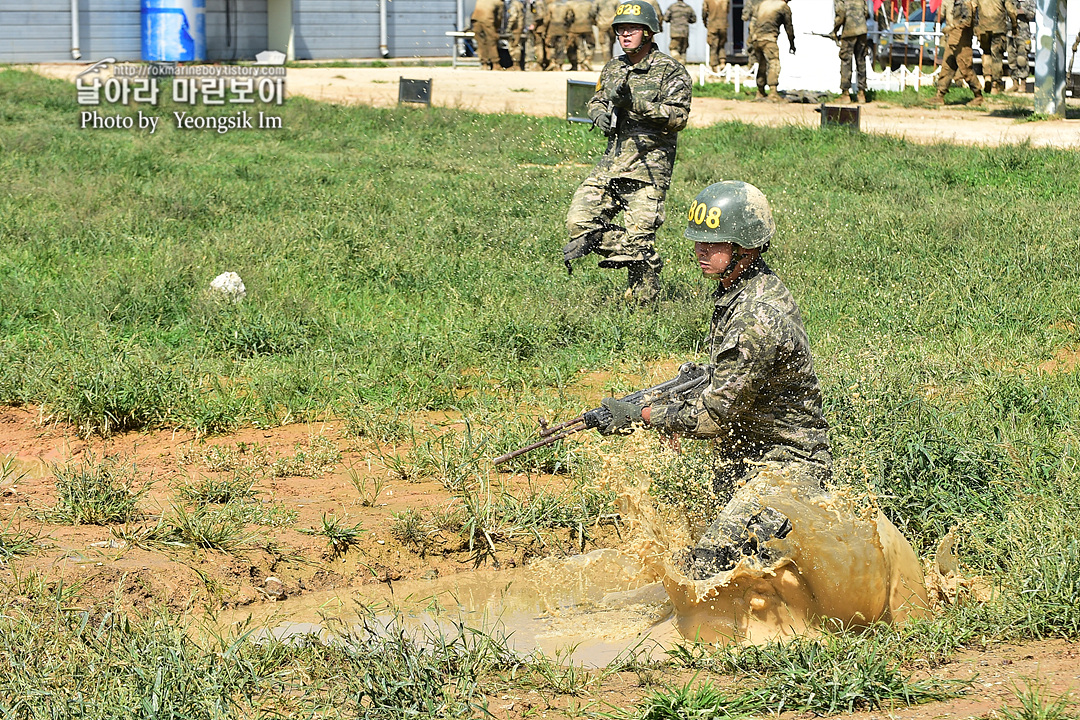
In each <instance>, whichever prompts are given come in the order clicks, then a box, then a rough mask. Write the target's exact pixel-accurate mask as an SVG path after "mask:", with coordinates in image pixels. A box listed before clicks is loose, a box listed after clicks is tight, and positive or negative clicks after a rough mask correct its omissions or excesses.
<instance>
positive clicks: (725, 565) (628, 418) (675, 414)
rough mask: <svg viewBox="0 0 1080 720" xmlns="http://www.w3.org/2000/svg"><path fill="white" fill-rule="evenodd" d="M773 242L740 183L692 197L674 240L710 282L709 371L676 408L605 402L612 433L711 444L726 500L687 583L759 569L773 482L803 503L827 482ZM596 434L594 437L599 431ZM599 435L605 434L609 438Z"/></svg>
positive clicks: (823, 449)
mask: <svg viewBox="0 0 1080 720" xmlns="http://www.w3.org/2000/svg"><path fill="white" fill-rule="evenodd" d="M775 232H776V224H775V222H774V221H773V217H772V211H771V210H770V209H769V202H768V200H767V199H766V198H765V195H764V194H763V193H762V192H761V191H760V190H758V189H757V188H756V187H754V186H753V185H750V184H748V183H744V182H737V181H726V182H719V183H716V184H714V185H710V186H709V187H707V188H705V189H704V190H702V191H701V192H700V193H698V196H697V198H696V199H695V200H694V203H693V204H692V205H691V206H690V213H689V221H688V223H687V227H686V233H685V236H686V238H687V239H689V240H693V241H694V255H695V256H696V257H697V261H698V266H699V267H700V268H701V272H702V274H703V275H704V276H705V277H707V278H710V279H714V280H718V281H719V282H718V283H717V286H716V292H715V293H713V298H714V302H715V306H714V310H713V315H712V321H711V323H710V327H709V342H710V344H711V347H710V350H709V356H710V357H709V361H710V364H711V365H712V366H713V370H712V373H711V376H710V382H709V385H708V386H707V387H706V388H705V390H704V391H703V392H701V393H700V394H697V395H696V396H693V397H690V398H688V399H686V400H684V401H682V402H677V403H674V404H670V405H653V406H646V407H644V408H638V406H637V405H634V404H633V403H628V402H624V401H622V400H616V399H614V398H606V399H605V400H604V403H603V404H604V407H606V408H607V409H608V410H609V411H610V412H611V414H612V423H611V427H612V428H618V427H629V426H631V425H632V424H633V423H635V422H644V423H645V424H646V425H647V426H649V427H651V428H655V429H657V430H659V431H661V432H667V433H672V434H685V435H687V436H689V437H692V438H701V439H706V438H722V441H721V442H719V443H717V445H716V447H717V451H718V453H719V454H720V455H721V458H722V460H723V461H724V465H725V466H726V467H725V468H724V471H723V473H722V474H719V475H718V476H717V477H716V478H715V479H714V481H713V487H714V490H715V491H716V494H717V495H718V496H720V497H730V498H731V499H730V500H729V501H728V503H727V504H726V506H725V507H724V509H723V510H722V511H721V512H720V514H719V517H718V518H716V519H715V520H714V521H713V522H712V524H711V525H710V526H709V528H708V530H706V531H705V534H704V535H703V536H702V538H701V539H700V540H699V541H698V543H697V546H696V547H694V548H692V549H691V550H690V553H689V554H690V557H689V558H688V560H689V562H688V565H689V567H688V571H689V572H688V574H689V575H690V576H691V577H692V578H694V579H696V580H705V579H707V578H709V577H712V576H713V575H715V574H717V573H719V572H722V571H724V570H729V569H731V568H732V567H734V566H735V564H736V563H737V562H740V561H745V562H751V563H754V562H757V563H765V562H769V561H770V560H771V558H770V555H769V554H770V552H771V551H770V549H769V548H768V547H767V546H766V541H768V540H771V539H772V538H774V537H779V538H783V537H785V536H786V535H787V534H788V533H789V532H791V530H792V526H791V522H790V520H789V519H788V517H787V516H786V515H785V514H784V513H783V512H782V511H781V510H779V509H776V508H775V507H770V505H771V503H770V500H769V498H770V496H772V497H775V496H776V495H777V494H778V492H779V491H778V489H776V488H775V487H771V486H775V484H776V474H782V475H783V476H785V477H786V478H788V480H789V482H790V483H791V487H790V488H785V489H784V491H783V492H784V493H785V494H788V495H789V499H790V494H791V493H796V494H797V495H798V496H801V497H802V498H803V499H804V500H808V499H810V497H813V496H815V495H818V494H820V493H821V492H822V491H823V489H824V488H823V485H824V483H825V481H826V480H828V478H829V477H830V475H831V471H832V452H831V450H830V447H829V426H828V423H827V422H826V420H825V416H824V414H823V413H822V396H821V385H820V383H819V382H818V377H817V374H816V373H815V372H814V361H813V358H812V357H811V354H810V342H809V339H808V338H807V335H806V329H805V327H804V326H803V321H802V317H801V316H800V314H799V308H798V306H797V305H796V304H795V300H794V298H792V296H791V292H790V291H789V290H788V289H787V287H786V286H785V285H784V283H783V281H782V280H780V278H779V277H777V276H776V274H775V273H774V272H773V271H772V270H771V269H769V266H768V265H766V264H765V261H764V260H763V259H762V257H761V255H762V253H764V252H765V251H766V250H767V249H768V247H769V243H770V242H771V240H772V237H773V235H774V234H775ZM601 432H604V430H601ZM609 432H610V431H609Z"/></svg>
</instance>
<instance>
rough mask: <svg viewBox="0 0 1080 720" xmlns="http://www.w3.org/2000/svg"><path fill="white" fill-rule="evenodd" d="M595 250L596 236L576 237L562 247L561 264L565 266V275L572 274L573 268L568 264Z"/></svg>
mask: <svg viewBox="0 0 1080 720" xmlns="http://www.w3.org/2000/svg"><path fill="white" fill-rule="evenodd" d="M595 249H596V234H595V233H586V234H585V235H582V236H580V237H576V238H574V239H573V240H571V241H570V242H568V243H566V245H564V246H563V249H562V253H563V264H565V265H566V274H567V275H573V274H574V266H573V265H571V264H570V261H571V260H577V259H578V258H583V257H585V256H586V255H588V254H589V253H591V252H592V251H593V250H595Z"/></svg>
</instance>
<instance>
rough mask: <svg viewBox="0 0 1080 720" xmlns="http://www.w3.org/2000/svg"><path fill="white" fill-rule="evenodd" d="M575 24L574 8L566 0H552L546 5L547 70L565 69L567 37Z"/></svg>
mask: <svg viewBox="0 0 1080 720" xmlns="http://www.w3.org/2000/svg"><path fill="white" fill-rule="evenodd" d="M573 24H574V9H573V8H571V7H570V4H569V3H568V2H566V0H550V1H549V2H548V3H547V5H546V6H545V16H544V32H545V33H546V42H547V50H546V52H547V59H548V66H547V68H545V69H546V70H552V71H555V70H559V71H561V70H562V69H563V65H564V64H565V63H566V39H567V36H568V35H569V33H570V28H571V27H572V26H573Z"/></svg>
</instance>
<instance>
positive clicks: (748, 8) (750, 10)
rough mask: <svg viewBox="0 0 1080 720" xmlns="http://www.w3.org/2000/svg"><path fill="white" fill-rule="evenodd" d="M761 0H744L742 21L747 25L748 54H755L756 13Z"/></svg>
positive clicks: (749, 56)
mask: <svg viewBox="0 0 1080 720" xmlns="http://www.w3.org/2000/svg"><path fill="white" fill-rule="evenodd" d="M760 3H761V0H743V7H742V21H743V25H744V26H745V27H746V56H747V58H752V57H753V56H754V13H755V12H757V6H758V5H759V4H760Z"/></svg>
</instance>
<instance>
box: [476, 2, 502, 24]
mask: <svg viewBox="0 0 1080 720" xmlns="http://www.w3.org/2000/svg"><path fill="white" fill-rule="evenodd" d="M470 19H471V20H472V21H473V22H474V23H476V24H477V25H492V26H494V27H495V29H496V30H498V29H499V28H501V27H502V24H503V4H502V0H476V7H475V8H473V12H472V16H471V17H470Z"/></svg>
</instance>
